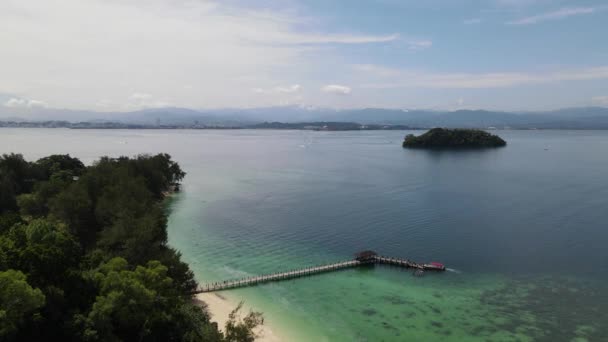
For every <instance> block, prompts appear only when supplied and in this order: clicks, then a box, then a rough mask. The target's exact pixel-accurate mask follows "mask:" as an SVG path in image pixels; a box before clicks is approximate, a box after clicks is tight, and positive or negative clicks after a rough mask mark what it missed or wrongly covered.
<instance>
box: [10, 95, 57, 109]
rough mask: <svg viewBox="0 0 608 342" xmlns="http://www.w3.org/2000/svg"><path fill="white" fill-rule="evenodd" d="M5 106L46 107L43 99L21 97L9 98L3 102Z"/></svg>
mask: <svg viewBox="0 0 608 342" xmlns="http://www.w3.org/2000/svg"><path fill="white" fill-rule="evenodd" d="M4 106H5V107H9V108H35V107H47V104H46V103H45V102H43V101H38V100H27V99H21V98H16V97H13V98H10V99H8V100H7V101H6V102H5V103H4Z"/></svg>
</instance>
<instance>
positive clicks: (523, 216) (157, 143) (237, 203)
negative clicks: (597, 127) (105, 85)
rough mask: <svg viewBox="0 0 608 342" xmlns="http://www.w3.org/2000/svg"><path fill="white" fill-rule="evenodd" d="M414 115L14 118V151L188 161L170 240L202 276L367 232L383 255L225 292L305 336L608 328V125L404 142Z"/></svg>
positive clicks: (581, 334) (455, 337) (237, 270)
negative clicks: (106, 121)
mask: <svg viewBox="0 0 608 342" xmlns="http://www.w3.org/2000/svg"><path fill="white" fill-rule="evenodd" d="M406 133H408V132H338V133H328V132H303V131H246V130H242V131H160V130H159V131H70V130H1V131H0V134H1V135H0V152H9V151H14V152H22V153H24V154H25V155H26V157H29V158H36V157H40V156H43V155H47V154H49V153H66V152H70V153H72V154H73V155H76V156H78V157H81V158H83V159H84V160H85V161H89V162H90V161H92V160H94V159H96V158H98V157H99V156H100V155H111V156H117V155H133V154H136V153H145V152H147V153H157V152H167V153H170V154H172V155H173V156H174V158H175V159H176V160H177V161H178V162H180V164H181V165H182V167H183V168H184V169H185V170H186V171H187V172H188V175H187V177H186V179H185V181H184V186H183V192H182V193H180V194H178V195H177V196H176V197H175V198H173V199H172V201H171V203H170V210H171V216H170V220H169V235H170V243H171V244H172V245H173V246H176V247H177V248H178V249H180V250H181V251H182V253H183V254H184V258H185V260H186V261H188V262H189V263H190V264H191V266H192V268H193V270H194V271H195V272H196V274H197V277H198V278H199V280H200V281H202V282H205V281H219V280H223V279H226V278H235V277H241V276H246V275H254V274H260V273H269V272H275V271H280V270H289V269H292V268H296V267H300V266H306V265H311V264H317V263H322V262H330V261H337V260H343V259H347V258H350V257H351V256H352V253H354V252H356V251H358V250H361V249H373V250H376V251H378V252H380V253H382V254H385V255H391V256H396V257H404V258H410V259H413V260H417V261H440V262H443V263H445V264H447V265H448V267H450V268H451V269H453V270H454V271H450V272H445V273H443V274H427V275H426V276H424V277H420V278H419V277H412V276H411V273H410V272H407V271H404V270H401V269H398V268H391V267H375V268H373V267H371V268H361V269H353V270H346V271H340V272H335V273H330V274H324V275H319V276H314V277H310V278H301V279H297V280H291V281H285V282H281V283H272V284H266V285H263V286H258V287H254V288H247V289H240V290H234V291H229V292H225V294H226V295H227V296H229V297H231V298H244V299H246V300H247V301H248V302H249V303H250V304H253V305H254V306H255V307H257V308H260V309H262V310H263V311H264V312H265V314H266V316H267V317H268V318H269V320H270V321H271V322H276V323H277V324H279V325H280V326H283V327H287V329H288V330H290V331H289V332H290V336H293V337H296V338H298V337H299V339H300V340H303V341H310V340H328V341H382V340H384V341H402V340H406V341H407V340H412V341H432V340H437V341H462V340H467V341H602V340H608V326H607V325H606V324H605V322H607V321H608V317H607V316H608V314H607V310H605V308H606V307H608V295H607V293H608V291H607V290H608V279H607V278H608V276H607V275H606V274H607V273H606V271H608V256H607V254H606V252H605V246H606V244H607V243H608V230H607V229H606V222H607V221H608V220H607V219H608V212H606V208H607V207H608V156H607V155H606V151H608V132H605V131H500V132H499V134H500V135H501V136H502V137H503V138H505V140H507V141H508V143H509V145H508V146H507V147H506V148H503V149H498V150H490V151H451V152H437V151H421V150H415V151H412V150H403V149H402V148H401V147H400V141H401V139H402V137H403V136H404V135H405V134H406Z"/></svg>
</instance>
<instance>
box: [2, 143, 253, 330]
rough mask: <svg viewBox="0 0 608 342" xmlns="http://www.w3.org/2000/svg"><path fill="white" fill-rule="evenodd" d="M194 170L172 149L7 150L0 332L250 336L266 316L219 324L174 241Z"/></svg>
mask: <svg viewBox="0 0 608 342" xmlns="http://www.w3.org/2000/svg"><path fill="white" fill-rule="evenodd" d="M184 176H185V172H183V171H182V170H181V168H180V167H179V165H178V164H177V163H176V162H175V161H173V160H171V157H170V156H169V155H167V154H158V155H154V156H149V155H140V156H137V157H135V158H127V157H120V158H108V157H103V158H101V159H99V160H98V161H96V162H95V163H94V164H93V165H91V166H88V167H87V166H85V165H84V164H83V163H82V162H81V161H80V160H78V159H77V158H73V157H71V156H69V155H52V156H49V157H45V158H42V159H39V160H37V161H35V162H28V161H26V160H24V158H23V156H22V155H19V154H4V155H2V156H0V340H2V341H5V340H7V341H11V340H12V341H40V340H48V339H53V340H65V341H135V340H137V341H252V340H253V339H254V338H255V334H254V333H253V329H254V328H255V325H253V326H252V325H251V324H250V322H249V321H248V320H247V318H248V317H253V318H259V317H260V316H259V315H260V314H259V313H250V316H248V317H245V320H244V321H239V320H235V319H233V320H231V321H230V322H229V324H227V325H226V329H225V334H224V333H223V332H221V331H220V330H219V329H218V327H217V324H215V323H213V322H211V319H210V315H209V313H208V312H207V310H206V309H205V308H204V307H201V306H200V305H196V304H195V303H194V302H193V300H192V299H193V291H194V290H195V289H196V287H197V283H196V281H195V278H194V274H193V273H192V271H191V270H190V268H189V267H188V265H187V264H186V263H184V262H183V261H181V255H180V253H179V252H177V251H176V250H174V249H172V248H171V247H169V246H168V245H167V229H166V225H167V217H166V213H165V210H164V207H163V202H162V199H163V198H164V196H165V195H166V194H167V192H169V191H172V190H173V189H176V188H177V187H178V186H179V183H180V181H181V180H182V179H183V178H184ZM258 321H259V323H261V322H262V321H263V320H261V319H258ZM235 336H236V337H235Z"/></svg>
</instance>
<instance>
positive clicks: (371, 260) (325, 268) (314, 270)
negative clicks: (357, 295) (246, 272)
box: [195, 251, 445, 293]
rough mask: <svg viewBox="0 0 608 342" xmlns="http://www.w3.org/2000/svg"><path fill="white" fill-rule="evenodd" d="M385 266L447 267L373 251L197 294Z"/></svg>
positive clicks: (233, 282)
mask: <svg viewBox="0 0 608 342" xmlns="http://www.w3.org/2000/svg"><path fill="white" fill-rule="evenodd" d="M374 264H384V265H393V266H398V267H404V268H414V269H416V270H417V272H420V271H425V270H433V271H444V270H445V266H443V265H442V264H439V263H429V264H419V263H416V262H413V261H410V260H407V259H400V258H391V257H385V256H380V255H378V254H376V253H375V252H373V251H364V252H360V253H357V254H356V255H355V259H352V260H346V261H341V262H336V263H333V264H327V265H318V266H311V267H305V268H300V269H296V270H291V271H287V272H280V273H273V274H267V275H260V276H253V277H247V278H241V279H236V280H225V281H219V282H214V283H208V284H204V285H202V286H199V288H198V289H197V290H196V291H195V293H204V292H214V291H222V290H228V289H234V288H239V287H246V286H253V285H257V284H261V283H267V282H271V281H280V280H288V279H294V278H300V277H306V276H310V275H315V274H319V273H325V272H330V271H337V270H343V269H346V268H352V267H357V266H361V265H374Z"/></svg>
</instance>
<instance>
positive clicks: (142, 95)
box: [129, 93, 152, 102]
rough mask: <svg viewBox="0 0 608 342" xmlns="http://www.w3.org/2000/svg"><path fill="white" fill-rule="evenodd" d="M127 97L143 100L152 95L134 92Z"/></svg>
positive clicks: (148, 98)
mask: <svg viewBox="0 0 608 342" xmlns="http://www.w3.org/2000/svg"><path fill="white" fill-rule="evenodd" d="M129 98H130V99H131V100H134V101H139V102H144V101H148V100H150V99H151V98H152V95H150V94H146V93H134V94H132V95H131V96H129Z"/></svg>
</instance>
